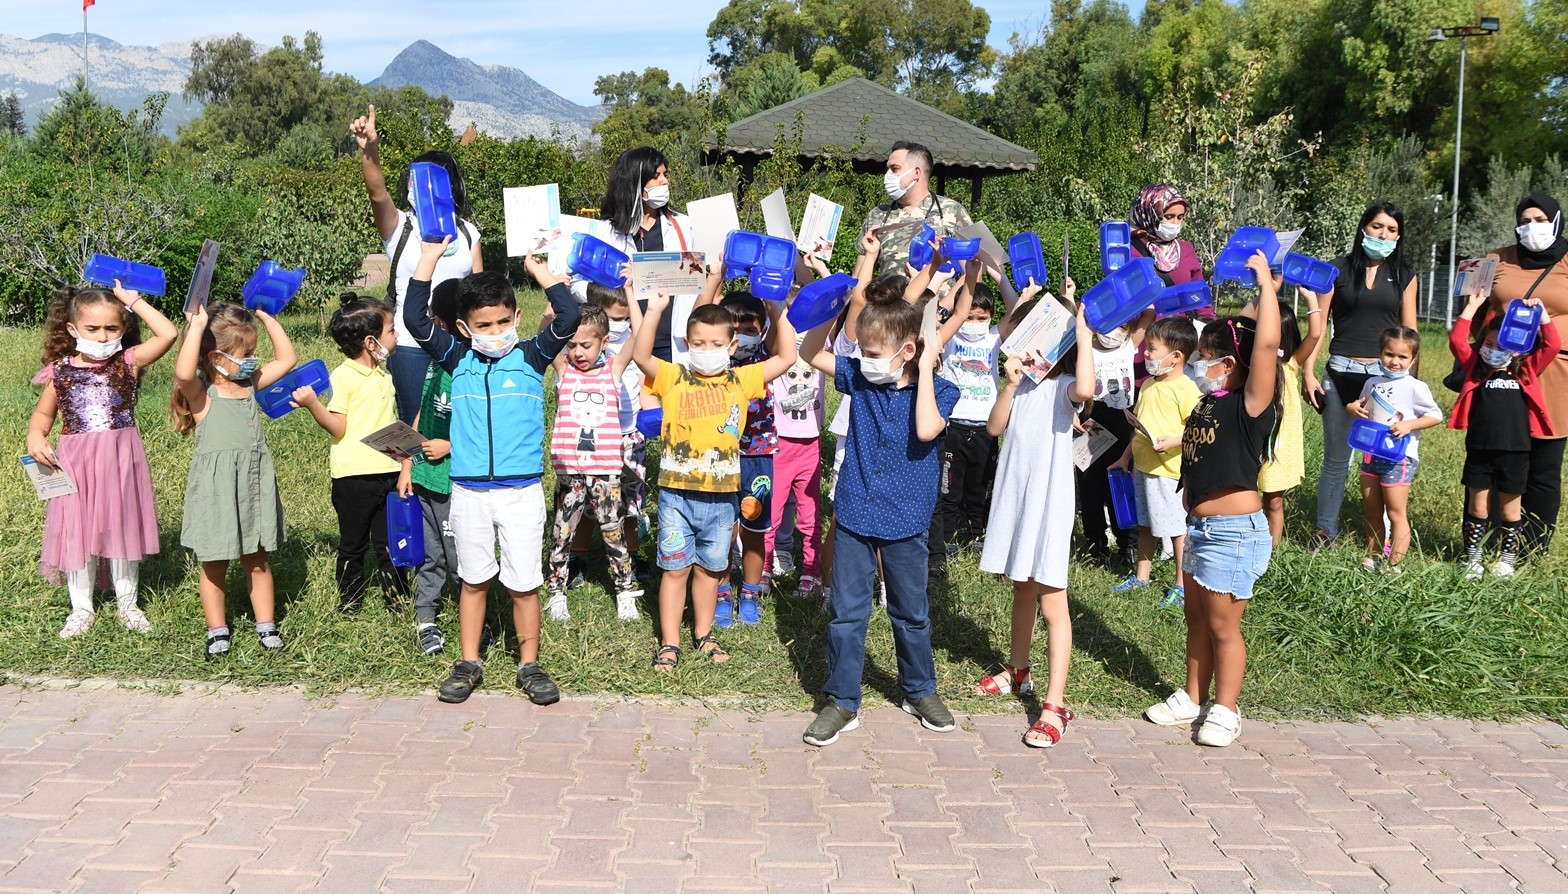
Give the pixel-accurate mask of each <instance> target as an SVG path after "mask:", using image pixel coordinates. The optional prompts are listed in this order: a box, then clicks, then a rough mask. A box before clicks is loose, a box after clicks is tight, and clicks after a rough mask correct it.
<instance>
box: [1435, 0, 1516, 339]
mask: <svg viewBox="0 0 1568 894" xmlns="http://www.w3.org/2000/svg"><path fill="white" fill-rule="evenodd" d="M1498 27H1499V22H1498V20H1497V18H1496V17H1495V16H1482V17H1481V24H1479V25H1459V26H1455V27H1451V28H1434V29H1432V34H1431V36H1429V37H1428V38H1427V39H1426V42H1427V43H1441V42H1442V41H1445V40H1447V39H1448V38H1450V37H1457V38H1459V106H1458V109H1457V110H1456V111H1455V112H1454V191H1453V201H1454V212H1453V221H1452V223H1451V225H1450V228H1449V234H1448V309H1447V310H1446V311H1444V314H1443V317H1444V324H1445V325H1447V326H1449V327H1450V328H1451V327H1452V326H1453V325H1454V276H1455V274H1456V273H1457V271H1458V268H1459V142H1460V138H1461V136H1462V134H1463V131H1464V126H1465V38H1468V37H1490V36H1491V35H1493V34H1496V33H1497V29H1498Z"/></svg>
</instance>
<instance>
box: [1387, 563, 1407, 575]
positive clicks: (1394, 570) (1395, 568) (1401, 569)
mask: <svg viewBox="0 0 1568 894" xmlns="http://www.w3.org/2000/svg"><path fill="white" fill-rule="evenodd" d="M1383 573H1384V574H1404V573H1405V566H1403V565H1395V564H1393V563H1392V562H1384V563H1383Z"/></svg>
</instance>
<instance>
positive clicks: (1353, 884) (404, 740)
mask: <svg viewBox="0 0 1568 894" xmlns="http://www.w3.org/2000/svg"><path fill="white" fill-rule="evenodd" d="M809 721H810V717H809V716H808V715H804V714H800V715H795V714H778V713H775V714H754V713H750V712H746V711H743V710H738V709H727V708H726V709H712V708H708V707H695V706H677V705H669V704H634V703H627V702H622V701H613V700H609V699H569V700H567V701H564V702H562V703H561V704H558V705H555V706H552V707H549V708H542V709H541V708H535V707H534V706H532V705H530V704H529V703H528V702H527V701H525V700H523V699H521V698H518V697H516V696H514V695H509V694H499V693H481V694H479V695H476V696H475V697H474V698H473V699H471V700H470V701H469V702H468V703H467V704H464V705H460V706H452V705H442V704H439V703H438V702H436V700H435V699H434V698H433V697H430V696H425V697H414V698H409V697H396V698H377V697H370V696H366V695H359V694H347V695H343V696H339V697H336V698H328V699H313V698H306V697H304V696H303V695H301V694H300V693H298V692H296V691H293V690H267V691H264V692H230V691H223V690H210V689H195V688H193V689H190V690H186V691H183V692H181V693H179V694H176V695H167V694H157V693H152V692H147V691H143V690H137V689H131V688H119V687H115V686H112V685H97V684H82V685H79V686H72V685H69V684H61V683H50V684H45V685H40V686H34V687H28V686H19V685H0V894H7V892H17V894H35V892H39V894H88V892H95V891H108V892H125V894H129V892H142V894H186V892H191V894H224V892H267V894H271V892H276V891H312V892H348V894H361V892H401V891H417V892H420V894H432V892H446V891H452V892H468V894H478V892H489V891H496V892H519V891H530V892H551V891H563V892H564V891H571V892H578V894H581V892H585V891H626V892H635V894H645V892H646V894H657V892H666V891H668V892H674V894H681V892H765V894H808V892H813V894H837V892H846V894H847V892H860V894H880V892H906V894H908V892H913V894H947V892H954V894H986V892H1053V891H1054V892H1063V894H1080V892H1094V891H1107V892H1113V894H1135V892H1199V894H1224V892H1250V894H1262V892H1279V894H1284V892H1307V891H1330V892H1335V894H1346V892H1361V891H1368V892H1372V891H1377V892H1403V891H1414V892H1427V891H1463V892H1491V891H1518V892H1532V891H1541V892H1555V894H1561V892H1568V730H1565V729H1564V728H1563V727H1562V726H1560V725H1556V724H1550V723H1517V724H1496V723H1471V722H1467V721H1459V720H1432V721H1423V720H1416V719H1402V720H1393V721H1379V720H1374V721H1370V722H1367V723H1346V722H1338V723H1328V724H1314V723H1280V724H1274V725H1270V724H1265V723H1260V722H1258V721H1255V720H1249V721H1248V723H1247V727H1246V731H1245V732H1244V733H1243V735H1242V737H1241V739H1240V740H1238V742H1237V744H1236V745H1235V746H1233V747H1231V748H1229V749H1225V750H1214V749H1204V748H1200V747H1199V746H1197V745H1194V744H1193V743H1192V742H1191V741H1190V731H1187V730H1169V729H1161V728H1159V727H1155V726H1153V725H1151V724H1148V723H1144V722H1142V721H1141V720H1138V719H1124V720H1117V721H1097V720H1090V719H1082V720H1079V721H1076V722H1075V723H1074V724H1073V726H1072V729H1071V730H1070V731H1069V732H1068V734H1067V738H1066V739H1065V740H1064V741H1063V743H1062V744H1061V745H1060V746H1058V747H1057V748H1056V749H1054V750H1049V751H1036V750H1033V749H1026V748H1025V747H1024V746H1023V745H1022V743H1021V742H1020V741H1019V739H1020V736H1021V735H1022V733H1023V730H1024V726H1025V721H1024V718H1023V716H1022V713H1021V712H1019V713H1016V714H1012V715H987V716H974V717H967V718H962V721H963V722H962V723H961V725H960V729H958V730H956V731H954V732H951V733H945V734H944V733H933V732H930V731H928V730H925V729H923V728H921V727H920V726H919V724H918V723H916V722H915V721H914V720H913V719H912V718H910V717H909V716H908V715H906V714H904V713H903V712H902V711H899V710H898V709H896V708H893V707H883V708H876V709H871V710H868V711H867V712H866V713H865V715H864V716H863V718H862V729H861V730H859V731H856V732H853V733H847V734H845V736H844V738H843V739H842V740H841V741H840V743H839V744H837V745H834V746H832V747H830V748H827V749H823V750H818V749H814V748H810V747H808V746H806V745H804V744H803V743H802V742H801V741H800V734H801V732H802V731H804V729H805V727H806V724H807V723H808V722H809Z"/></svg>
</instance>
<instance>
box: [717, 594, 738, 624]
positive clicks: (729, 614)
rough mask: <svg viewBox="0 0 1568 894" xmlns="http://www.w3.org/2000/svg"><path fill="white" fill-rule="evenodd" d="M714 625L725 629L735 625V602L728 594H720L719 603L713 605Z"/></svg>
mask: <svg viewBox="0 0 1568 894" xmlns="http://www.w3.org/2000/svg"><path fill="white" fill-rule="evenodd" d="M713 626H715V627H718V628H720V629H723V630H728V629H730V628H731V627H734V626H735V602H734V601H733V600H731V599H730V598H729V597H728V596H720V597H719V601H718V604H717V605H715V606H713Z"/></svg>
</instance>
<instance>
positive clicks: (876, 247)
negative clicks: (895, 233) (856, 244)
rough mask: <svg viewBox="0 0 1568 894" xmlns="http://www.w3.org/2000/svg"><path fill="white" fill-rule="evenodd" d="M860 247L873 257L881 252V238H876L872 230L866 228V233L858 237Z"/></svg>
mask: <svg viewBox="0 0 1568 894" xmlns="http://www.w3.org/2000/svg"><path fill="white" fill-rule="evenodd" d="M860 247H861V248H862V249H865V252H866V254H868V255H870V256H871V257H873V258H874V257H876V256H877V255H880V254H881V253H882V240H881V239H878V238H877V234H876V232H875V231H874V230H867V231H866V234H865V235H864V236H861V237H860Z"/></svg>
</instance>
